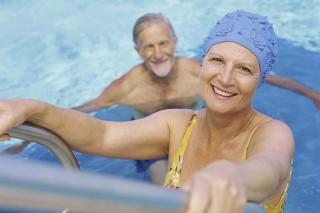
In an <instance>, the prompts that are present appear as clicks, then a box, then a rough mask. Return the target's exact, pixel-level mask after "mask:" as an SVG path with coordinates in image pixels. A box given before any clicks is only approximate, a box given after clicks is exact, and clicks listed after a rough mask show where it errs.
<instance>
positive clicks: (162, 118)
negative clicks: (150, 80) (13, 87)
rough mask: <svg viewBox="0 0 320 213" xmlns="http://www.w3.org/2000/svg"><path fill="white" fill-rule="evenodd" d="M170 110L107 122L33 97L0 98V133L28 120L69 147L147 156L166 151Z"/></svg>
mask: <svg viewBox="0 0 320 213" xmlns="http://www.w3.org/2000/svg"><path fill="white" fill-rule="evenodd" d="M171 114H172V110H171V111H163V112H159V113H156V114H153V115H151V116H149V117H147V118H144V119H139V120H136V121H130V122H109V121H101V120H98V119H95V118H93V117H91V116H89V115H87V114H84V113H81V112H78V111H74V110H70V109H62V108H58V107H55V106H53V105H50V104H47V103H43V102H39V101H34V100H18V99H16V100H5V101H0V135H3V133H4V132H5V131H6V130H8V129H10V128H13V127H16V126H18V125H20V124H22V123H23V122H25V121H28V122H30V123H33V124H37V125H39V126H42V127H45V128H47V129H49V130H51V131H53V132H55V133H56V134H58V135H59V136H60V137H61V138H63V139H64V140H65V141H66V142H67V143H68V144H69V145H70V146H71V147H72V148H73V149H75V150H77V151H80V152H84V153H88V154H93V155H101V156H110V157H117V158H126V159H148V158H153V157H160V156H164V155H166V154H167V152H168V146H169V141H170V128H169V125H168V120H169V117H171V116H172V115H171Z"/></svg>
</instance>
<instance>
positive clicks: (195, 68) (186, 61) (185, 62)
mask: <svg viewBox="0 0 320 213" xmlns="http://www.w3.org/2000/svg"><path fill="white" fill-rule="evenodd" d="M200 65H201V62H200V61H199V60H196V59H193V58H187V57H177V66H178V69H179V70H183V71H184V72H188V73H191V74H192V75H194V76H198V74H199V72H200Z"/></svg>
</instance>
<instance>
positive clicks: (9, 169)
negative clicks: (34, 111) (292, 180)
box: [0, 124, 265, 213]
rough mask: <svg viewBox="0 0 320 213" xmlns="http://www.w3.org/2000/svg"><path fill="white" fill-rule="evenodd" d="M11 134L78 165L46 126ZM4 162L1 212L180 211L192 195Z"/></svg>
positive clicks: (259, 210) (251, 207)
mask: <svg viewBox="0 0 320 213" xmlns="http://www.w3.org/2000/svg"><path fill="white" fill-rule="evenodd" d="M8 133H9V134H10V136H11V137H16V138H19V139H23V140H30V141H35V142H38V143H40V144H42V145H44V146H46V147H48V148H49V149H51V151H53V152H54V153H55V154H56V155H57V156H58V158H59V160H60V161H61V162H62V163H63V164H64V165H65V166H66V165H67V167H69V166H72V167H73V166H77V163H76V160H75V158H74V156H73V155H72V152H71V151H70V149H69V148H68V146H67V145H65V144H64V142H63V141H62V140H61V139H60V138H59V137H58V136H56V135H54V134H52V133H51V132H49V131H47V130H45V129H42V128H37V127H34V126H31V125H28V124H24V125H21V126H19V127H16V128H13V129H11V130H10V131H8ZM69 151H70V152H71V153H69ZM60 152H62V153H60ZM0 162H1V163H0V210H12V209H23V210H25V209H29V210H58V211H61V210H63V209H66V208H69V209H72V211H80V212H97V213H100V212H101V213H102V212H123V213H129V212H130V213H149V212H150V213H151V212H152V213H160V212H169V213H178V212H183V208H184V205H185V203H186V199H187V193H186V192H182V191H177V190H167V189H163V188H161V187H158V186H155V185H151V184H148V183H144V182H139V181H133V180H127V179H122V178H119V177H112V176H106V175H104V176H102V175H99V174H90V173H87V172H80V171H74V170H64V169H63V168H58V167H54V166H52V165H42V164H40V163H39V162H25V161H23V162H21V161H18V160H14V159H10V158H7V157H4V156H2V157H0ZM264 212H265V210H264V208H263V207H262V206H260V205H258V204H253V203H247V205H246V209H245V213H264Z"/></svg>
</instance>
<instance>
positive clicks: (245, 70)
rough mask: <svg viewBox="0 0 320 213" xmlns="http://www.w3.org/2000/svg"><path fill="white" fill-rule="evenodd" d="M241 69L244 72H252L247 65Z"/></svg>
mask: <svg viewBox="0 0 320 213" xmlns="http://www.w3.org/2000/svg"><path fill="white" fill-rule="evenodd" d="M240 69H241V70H242V71H244V72H248V73H252V72H251V70H250V69H249V68H247V67H243V66H241V67H240Z"/></svg>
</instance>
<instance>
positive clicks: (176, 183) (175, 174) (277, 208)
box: [164, 112, 292, 213]
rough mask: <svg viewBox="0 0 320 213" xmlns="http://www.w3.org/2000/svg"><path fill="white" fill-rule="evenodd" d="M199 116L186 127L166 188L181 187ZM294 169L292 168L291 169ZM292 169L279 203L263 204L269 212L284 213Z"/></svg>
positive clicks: (244, 157)
mask: <svg viewBox="0 0 320 213" xmlns="http://www.w3.org/2000/svg"><path fill="white" fill-rule="evenodd" d="M197 118H198V113H197V112H195V113H194V115H193V116H192V119H191V121H190V124H189V125H188V128H187V129H186V131H185V133H184V135H183V138H182V141H181V143H180V145H179V147H178V150H177V152H176V153H175V156H174V158H173V161H172V165H171V167H170V168H169V170H168V173H167V178H166V180H165V182H164V187H166V188H176V189H178V188H180V187H181V183H180V176H181V167H182V162H183V156H184V152H185V150H186V148H187V145H188V142H189V139H190V136H191V133H192V130H193V127H194V126H195V124H196V122H197ZM265 122H266V120H264V121H262V122H260V123H258V124H257V125H256V126H255V127H254V128H253V130H252V132H251V133H250V135H249V137H248V139H247V142H246V151H245V153H244V155H243V157H242V160H246V159H247V151H248V147H249V144H250V141H251V138H252V136H253V134H254V132H255V130H256V129H257V128H258V127H259V126H260V125H261V124H263V123H265ZM291 171H292V170H291ZM291 171H290V175H289V177H288V182H287V186H286V188H285V190H284V192H283V194H282V196H281V199H280V200H279V201H278V203H277V204H276V205H273V204H272V203H269V202H267V201H266V202H264V203H263V206H264V207H265V209H266V211H267V213H282V212H283V210H284V206H285V201H286V198H287V192H288V188H289V183H290V178H291Z"/></svg>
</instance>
